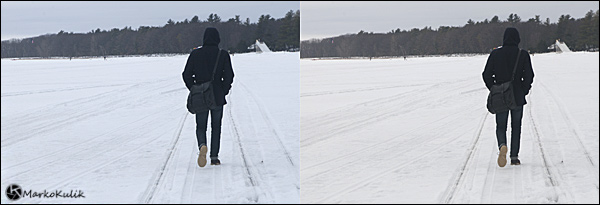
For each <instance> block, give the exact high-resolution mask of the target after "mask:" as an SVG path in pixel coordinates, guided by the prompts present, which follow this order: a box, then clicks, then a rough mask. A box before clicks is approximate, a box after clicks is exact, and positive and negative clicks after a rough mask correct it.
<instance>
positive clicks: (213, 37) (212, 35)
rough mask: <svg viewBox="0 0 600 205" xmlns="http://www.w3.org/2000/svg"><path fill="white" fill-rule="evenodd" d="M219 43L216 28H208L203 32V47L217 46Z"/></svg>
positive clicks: (219, 39)
mask: <svg viewBox="0 0 600 205" xmlns="http://www.w3.org/2000/svg"><path fill="white" fill-rule="evenodd" d="M220 42H221V37H219V31H217V29H216V28H214V27H208V28H206V30H204V42H203V43H202V45H203V46H218V45H219V43H220Z"/></svg>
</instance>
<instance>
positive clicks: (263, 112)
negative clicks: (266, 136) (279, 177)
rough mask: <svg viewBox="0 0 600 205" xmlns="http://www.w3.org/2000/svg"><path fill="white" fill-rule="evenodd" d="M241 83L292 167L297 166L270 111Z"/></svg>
mask: <svg viewBox="0 0 600 205" xmlns="http://www.w3.org/2000/svg"><path fill="white" fill-rule="evenodd" d="M239 84H240V85H241V87H242V88H243V89H244V90H246V92H245V93H249V95H250V97H251V99H252V102H253V103H254V104H255V105H256V106H257V107H258V109H259V112H260V114H261V116H262V118H263V120H264V121H265V122H266V124H267V126H268V127H269V128H270V130H271V132H272V133H273V135H270V136H272V137H273V138H274V139H275V141H276V142H277V144H278V145H279V147H280V149H281V151H282V152H283V153H284V154H285V156H286V158H287V160H288V162H289V163H290V165H291V167H292V168H297V166H296V164H295V163H294V160H293V159H292V157H291V155H290V152H289V151H288V148H287V147H286V146H285V144H283V141H281V134H280V132H278V129H276V127H275V125H274V123H273V121H272V120H271V118H270V117H269V116H268V113H267V111H266V109H265V108H264V106H263V103H262V102H261V101H260V98H258V97H256V95H255V94H254V93H253V92H251V91H250V89H248V87H246V85H245V84H244V83H241V82H240V83H239Z"/></svg>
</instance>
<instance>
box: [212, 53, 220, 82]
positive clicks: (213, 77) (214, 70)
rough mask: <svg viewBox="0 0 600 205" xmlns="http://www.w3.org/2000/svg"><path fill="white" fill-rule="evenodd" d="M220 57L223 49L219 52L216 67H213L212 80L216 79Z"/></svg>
mask: <svg viewBox="0 0 600 205" xmlns="http://www.w3.org/2000/svg"><path fill="white" fill-rule="evenodd" d="M219 57H221V49H219V53H217V61H215V68H213V72H212V78H211V79H210V81H213V80H215V72H216V71H217V65H219Z"/></svg>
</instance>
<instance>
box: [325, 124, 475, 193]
mask: <svg viewBox="0 0 600 205" xmlns="http://www.w3.org/2000/svg"><path fill="white" fill-rule="evenodd" d="M461 128H463V127H461V126H456V127H454V129H455V130H459V129H461ZM447 131H448V130H447ZM460 137H461V136H460V135H456V136H454V137H451V138H449V139H446V140H445V141H444V142H443V143H440V144H439V145H437V146H435V147H433V148H432V149H429V150H428V151H426V152H422V151H419V152H422V153H420V154H419V156H418V157H415V158H411V160H410V161H408V162H402V163H398V164H396V166H388V167H391V168H385V169H382V170H379V171H377V172H376V173H374V174H371V175H369V177H363V178H364V179H363V180H357V181H351V182H349V183H348V185H346V186H344V187H342V188H340V189H338V191H336V192H333V193H331V194H329V195H327V196H325V197H323V198H322V199H321V200H320V201H319V202H317V203H342V201H340V200H339V199H337V200H336V198H339V197H340V196H341V195H343V194H348V193H351V192H352V191H355V190H358V189H361V188H365V187H367V185H369V184H371V183H373V182H375V181H376V180H377V179H379V178H382V177H384V176H387V175H389V174H391V173H394V172H397V171H399V170H402V169H404V168H407V167H410V166H412V165H413V164H414V163H416V162H418V161H423V160H424V159H427V157H429V155H431V154H436V153H438V151H439V149H441V148H443V147H445V146H448V144H450V143H451V142H453V141H455V140H457V139H459V138H460ZM423 146H426V144H424V145H423ZM414 147H415V149H416V148H422V147H418V146H414ZM405 154H406V152H402V153H399V154H397V156H403V155H405Z"/></svg>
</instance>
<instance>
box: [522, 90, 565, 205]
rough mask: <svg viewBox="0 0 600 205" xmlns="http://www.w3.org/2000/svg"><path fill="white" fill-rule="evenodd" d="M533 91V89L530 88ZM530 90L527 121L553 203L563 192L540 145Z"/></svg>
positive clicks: (556, 201)
mask: <svg viewBox="0 0 600 205" xmlns="http://www.w3.org/2000/svg"><path fill="white" fill-rule="evenodd" d="M532 91H533V90H532ZM532 91H530V94H529V99H530V100H529V101H528V102H529V103H528V104H529V109H528V110H529V111H528V112H527V115H528V116H529V121H530V122H531V128H530V129H531V130H532V134H533V138H534V140H535V142H534V144H535V145H537V147H538V148H539V151H540V156H541V158H542V164H543V166H544V169H543V171H544V176H545V177H546V179H547V180H546V182H547V183H549V184H550V186H551V187H552V191H553V193H554V194H553V196H554V198H550V199H549V200H551V201H552V202H554V203H558V202H559V201H560V195H559V193H565V192H564V191H563V192H559V191H558V190H557V189H558V188H560V187H559V184H558V182H557V180H558V178H557V177H556V176H555V174H554V173H553V171H552V170H551V168H550V165H549V164H550V162H549V160H548V159H547V157H546V151H545V150H544V146H543V145H542V140H541V137H540V132H539V129H538V126H537V124H536V122H535V120H534V118H533V114H532V112H533V111H532V110H533V108H535V106H533V105H534V104H535V103H534V102H533V100H531V96H532V95H533V92H532Z"/></svg>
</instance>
